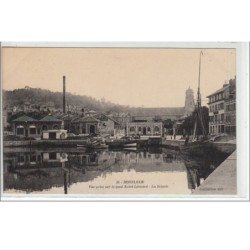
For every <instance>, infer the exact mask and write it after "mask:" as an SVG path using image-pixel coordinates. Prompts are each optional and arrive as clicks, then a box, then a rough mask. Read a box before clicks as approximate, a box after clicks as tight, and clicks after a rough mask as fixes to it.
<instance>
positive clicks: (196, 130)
mask: <svg viewBox="0 0 250 250" xmlns="http://www.w3.org/2000/svg"><path fill="white" fill-rule="evenodd" d="M202 55H203V53H202V50H201V52H200V59H199V75H198V91H197V107H196V121H195V130H194V137H195V133H196V138H197V140H198V139H199V135H198V128H197V125H198V124H197V123H198V119H200V121H201V117H200V107H201V94H200V82H201V56H202ZM201 123H202V121H201Z"/></svg>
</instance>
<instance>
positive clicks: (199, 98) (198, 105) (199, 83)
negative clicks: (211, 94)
mask: <svg viewBox="0 0 250 250" xmlns="http://www.w3.org/2000/svg"><path fill="white" fill-rule="evenodd" d="M202 55H203V53H202V50H201V52H200V61H199V77H198V91H197V107H198V110H199V109H200V107H201V93H200V85H201V56H202Z"/></svg>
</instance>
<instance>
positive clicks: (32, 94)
mask: <svg viewBox="0 0 250 250" xmlns="http://www.w3.org/2000/svg"><path fill="white" fill-rule="evenodd" d="M2 96H3V107H6V106H7V107H13V106H22V105H24V104H25V103H31V104H36V105H44V104H46V103H48V102H52V103H53V104H54V105H55V108H56V109H62V93H61V92H52V91H50V90H45V89H41V88H30V87H25V88H21V89H15V90H8V91H6V90H3V95H2ZM66 102H67V104H68V105H72V106H78V107H87V108H89V109H93V110H97V111H99V112H116V113H120V112H126V113H130V114H131V115H137V116H161V115H182V114H183V112H184V108H183V107H176V108H168V107H166V108H165V107H161V108H142V107H140V108H139V107H130V106H124V105H119V104H115V103H112V102H109V101H105V100H97V99H95V98H93V97H90V96H85V95H73V94H71V93H68V92H67V93H66Z"/></svg>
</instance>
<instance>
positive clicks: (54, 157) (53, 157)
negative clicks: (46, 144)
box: [49, 152, 56, 160]
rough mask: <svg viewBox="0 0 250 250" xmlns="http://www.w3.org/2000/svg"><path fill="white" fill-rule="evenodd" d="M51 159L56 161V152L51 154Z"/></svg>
mask: <svg viewBox="0 0 250 250" xmlns="http://www.w3.org/2000/svg"><path fill="white" fill-rule="evenodd" d="M49 159H50V160H56V153H55V152H51V153H49Z"/></svg>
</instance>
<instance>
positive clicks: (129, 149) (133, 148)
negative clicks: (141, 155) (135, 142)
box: [123, 147, 137, 152]
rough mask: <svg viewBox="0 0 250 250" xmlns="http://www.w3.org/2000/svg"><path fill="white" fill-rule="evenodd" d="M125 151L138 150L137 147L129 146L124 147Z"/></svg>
mask: <svg viewBox="0 0 250 250" xmlns="http://www.w3.org/2000/svg"><path fill="white" fill-rule="evenodd" d="M123 149H124V150H125V151H130V152H137V148H136V147H128V148H123Z"/></svg>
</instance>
